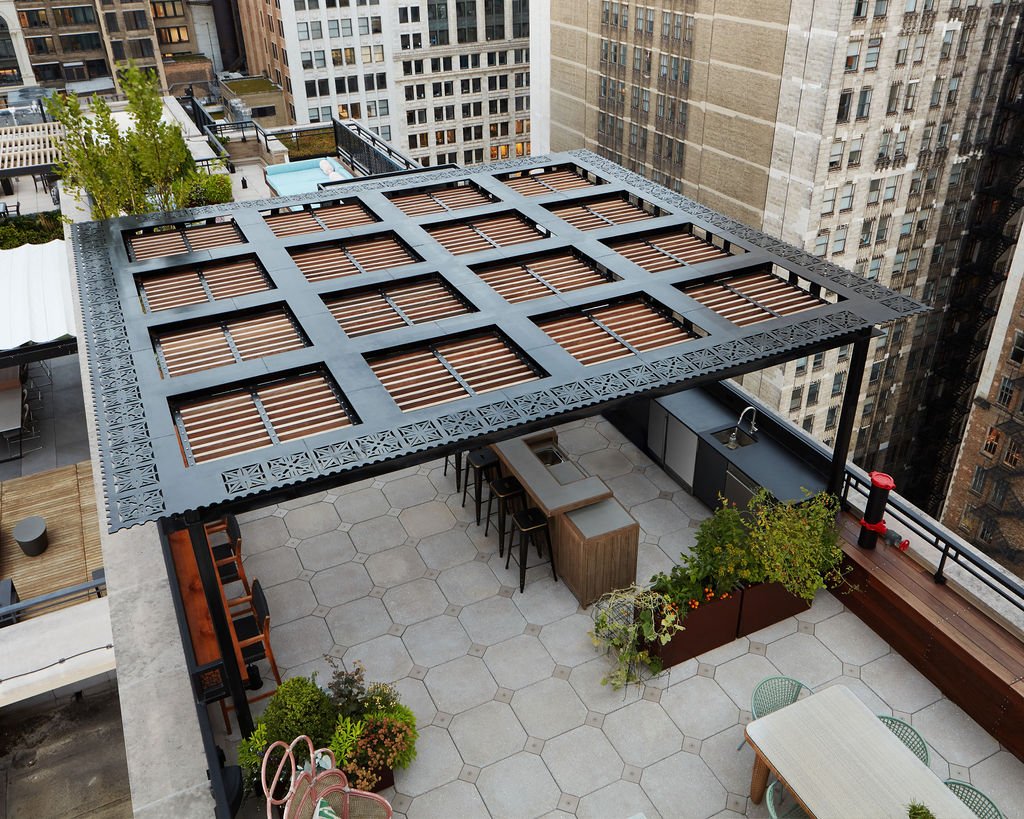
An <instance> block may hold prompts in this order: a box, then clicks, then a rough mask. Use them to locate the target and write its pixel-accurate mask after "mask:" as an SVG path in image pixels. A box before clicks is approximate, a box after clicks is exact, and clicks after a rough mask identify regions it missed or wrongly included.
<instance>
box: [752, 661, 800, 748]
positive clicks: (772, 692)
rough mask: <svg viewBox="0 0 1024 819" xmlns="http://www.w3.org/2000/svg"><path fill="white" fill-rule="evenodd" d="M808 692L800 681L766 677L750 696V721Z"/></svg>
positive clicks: (790, 702) (788, 703)
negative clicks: (804, 691) (803, 692)
mask: <svg viewBox="0 0 1024 819" xmlns="http://www.w3.org/2000/svg"><path fill="white" fill-rule="evenodd" d="M805 688H806V689H807V690H808V691H810V690H811V689H810V686H807V685H804V684H803V683H802V682H800V680H794V679H793V678H792V677H768V678H767V679H764V680H761V682H759V683H758V684H757V688H755V689H754V693H753V694H751V695H750V713H751V714H752V717H751V718H752V719H760V718H761V717H763V716H766V715H768V714H770V713H772V712H773V711H778V710H779V709H780V708H785V707H786V706H787V705H792V704H793V703H794V702H796V701H797V698H798V697H799V696H800V692H801V691H803V690H804V689H805ZM745 742H746V740H745V739H744V740H743V742H741V743H740V744H739V746H737V748H736V750H737V751H738V750H739V749H740V748H742V747H743V745H744V743H745Z"/></svg>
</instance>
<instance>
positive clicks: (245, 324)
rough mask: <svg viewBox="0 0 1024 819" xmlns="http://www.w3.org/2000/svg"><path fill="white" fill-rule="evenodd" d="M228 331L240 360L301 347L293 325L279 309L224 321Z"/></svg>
mask: <svg viewBox="0 0 1024 819" xmlns="http://www.w3.org/2000/svg"><path fill="white" fill-rule="evenodd" d="M228 332H229V333H231V339H232V341H234V343H235V348H236V349H237V350H238V354H239V356H241V358H242V360H243V361H249V360H250V359H253V358H264V357H266V356H270V355H277V354H278V353H284V352H287V351H289V350H298V349H300V348H301V347H304V346H305V345H304V343H303V340H302V338H301V337H300V336H299V334H298V331H297V330H296V329H295V325H294V324H293V323H292V321H291V319H290V318H289V316H288V314H287V313H286V312H285V311H284V310H283V309H281V310H275V311H274V312H273V313H264V314H262V315H258V316H252V317H250V318H244V319H239V320H233V321H229V322H228Z"/></svg>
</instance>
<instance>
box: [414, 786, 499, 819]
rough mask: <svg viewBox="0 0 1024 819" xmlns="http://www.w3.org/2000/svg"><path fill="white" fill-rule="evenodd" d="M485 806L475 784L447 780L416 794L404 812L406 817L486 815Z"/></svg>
mask: <svg viewBox="0 0 1024 819" xmlns="http://www.w3.org/2000/svg"><path fill="white" fill-rule="evenodd" d="M486 815H487V807H486V806H485V805H484V801H483V799H481V798H480V793H479V792H478V791H477V789H476V786H475V785H470V784H469V783H468V782H462V781H455V782H449V783H448V784H447V785H444V786H443V787H440V788H437V789H436V790H432V791H431V792H430V793H425V794H423V795H422V796H417V797H416V798H415V799H413V800H412V805H410V806H409V810H408V811H407V813H406V817H407V819H437V817H438V816H467V817H468V816H486Z"/></svg>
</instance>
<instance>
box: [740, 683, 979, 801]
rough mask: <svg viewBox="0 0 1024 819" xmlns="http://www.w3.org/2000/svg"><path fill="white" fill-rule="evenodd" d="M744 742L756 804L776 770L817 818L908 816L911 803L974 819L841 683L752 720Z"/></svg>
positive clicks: (786, 786)
mask: <svg viewBox="0 0 1024 819" xmlns="http://www.w3.org/2000/svg"><path fill="white" fill-rule="evenodd" d="M746 737H747V742H748V743H749V744H750V746H751V747H752V748H753V749H754V753H755V754H756V758H755V761H754V770H753V774H752V776H751V781H750V798H751V800H752V801H753V802H754V803H755V804H760V802H761V801H762V800H763V799H764V795H765V789H766V787H767V784H768V776H769V774H770V773H774V774H775V776H776V777H778V779H779V781H780V783H781V784H782V786H783V787H784V788H785V789H786V791H788V792H789V793H790V795H792V796H793V798H794V799H796V800H797V802H799V803H800V805H801V807H803V809H804V810H805V811H806V812H807V814H808V815H809V816H812V817H816V819H848V817H850V816H870V817H873V819H884V817H892V818H893V819H906V816H907V807H908V806H909V805H910V804H911V803H912V802H919V803H922V804H924V805H926V806H927V807H928V808H929V809H930V810H931V811H932V813H933V814H935V815H936V816H941V817H943V819H947V817H948V819H976V818H975V816H974V814H973V813H972V812H971V811H970V810H969V809H968V808H967V806H966V805H965V804H964V803H963V802H961V801H960V800H959V799H958V798H957V797H956V795H955V794H954V793H953V792H952V791H951V790H949V788H948V787H946V785H945V783H944V782H943V781H942V780H941V779H939V777H938V776H936V775H935V773H934V772H933V771H932V770H931V769H930V768H929V767H928V766H927V765H925V764H924V763H923V762H922V761H921V760H920V759H919V758H918V757H917V755H916V754H914V752H913V751H911V750H910V749H909V748H908V747H907V746H906V745H904V744H903V743H902V742H901V741H900V740H899V739H898V738H897V737H896V735H895V734H893V733H892V732H891V731H890V730H889V729H888V728H887V727H886V726H885V724H884V723H883V722H882V721H881V720H880V719H878V717H877V716H876V715H875V714H873V713H872V712H871V710H870V709H869V708H868V707H867V706H866V705H864V703H863V702H861V700H860V699H859V698H858V697H857V695H856V694H855V693H854V692H853V691H851V690H850V689H849V688H848V687H847V686H845V685H834V686H830V687H828V688H825V689H824V690H822V691H819V692H817V693H815V694H812V695H811V696H809V697H806V698H804V699H801V700H797V701H796V702H795V703H793V704H791V705H787V706H785V707H784V708H780V709H779V710H778V711H774V712H772V713H771V714H767V715H766V716H763V717H761V718H760V719H756V720H754V721H753V722H751V723H750V724H748V725H747V728H746Z"/></svg>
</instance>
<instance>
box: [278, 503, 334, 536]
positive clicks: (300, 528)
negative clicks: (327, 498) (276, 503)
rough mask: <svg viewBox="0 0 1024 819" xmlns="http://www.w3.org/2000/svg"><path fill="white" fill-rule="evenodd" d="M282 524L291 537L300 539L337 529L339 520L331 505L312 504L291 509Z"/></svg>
mask: <svg viewBox="0 0 1024 819" xmlns="http://www.w3.org/2000/svg"><path fill="white" fill-rule="evenodd" d="M284 523H285V526H287V527H288V532H289V533H290V534H291V536H292V537H297V538H300V539H301V538H306V537H314V536H315V535H322V534H323V533H324V532H330V531H333V530H334V529H337V528H338V524H340V523H341V518H339V517H338V513H337V512H336V511H335V509H334V507H333V506H332V505H331V504H329V503H314V504H312V505H311V506H303V507H301V508H299V509H292V510H291V511H290V512H288V514H287V515H285V516H284Z"/></svg>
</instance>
